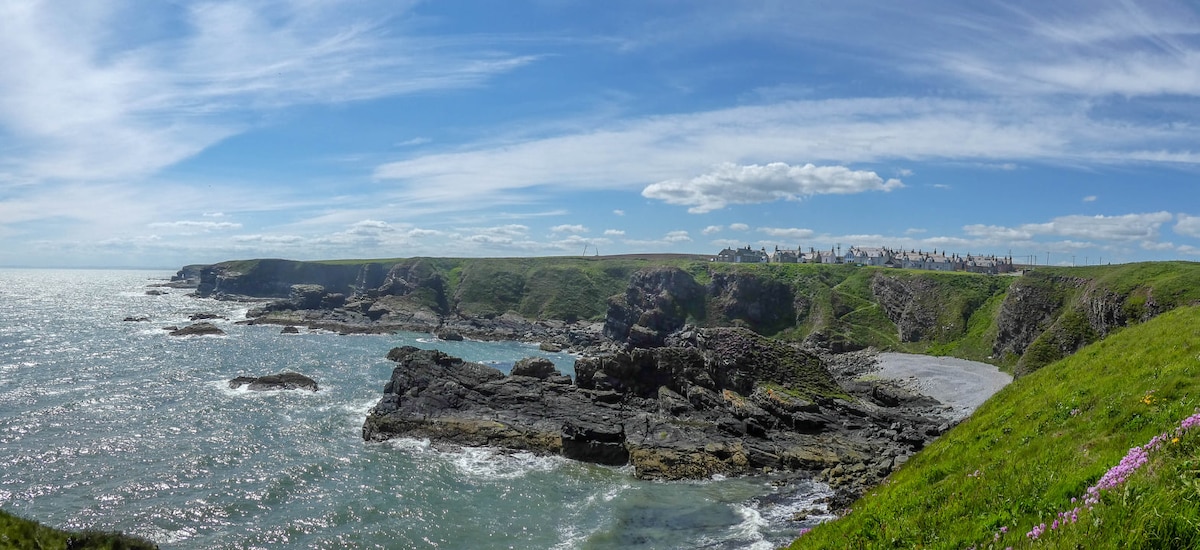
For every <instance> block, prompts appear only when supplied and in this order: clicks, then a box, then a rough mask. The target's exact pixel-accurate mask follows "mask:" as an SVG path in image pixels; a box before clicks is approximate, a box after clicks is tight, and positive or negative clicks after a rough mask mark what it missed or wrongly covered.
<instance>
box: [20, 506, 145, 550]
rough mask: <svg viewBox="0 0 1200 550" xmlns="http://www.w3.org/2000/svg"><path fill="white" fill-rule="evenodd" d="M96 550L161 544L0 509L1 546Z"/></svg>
mask: <svg viewBox="0 0 1200 550" xmlns="http://www.w3.org/2000/svg"><path fill="white" fill-rule="evenodd" d="M68 542H70V543H71V547H72V548H78V549H80V550H83V549H95V550H121V549H130V550H140V549H151V548H158V546H157V545H155V544H154V543H152V542H149V541H146V540H143V539H139V538H136V537H128V536H125V535H121V534H120V533H105V532H98V531H84V532H69V531H60V530H58V529H53V528H50V527H46V526H45V525H42V524H40V523H38V522H36V521H32V520H28V519H24V518H21V517H18V516H14V515H12V514H9V513H8V512H5V511H3V510H0V549H2V550H7V549H10V548H11V549H18V548H19V549H25V548H29V549H34V548H36V549H44V550H52V549H58V548H67V545H68Z"/></svg>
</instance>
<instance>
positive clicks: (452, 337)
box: [434, 329, 463, 342]
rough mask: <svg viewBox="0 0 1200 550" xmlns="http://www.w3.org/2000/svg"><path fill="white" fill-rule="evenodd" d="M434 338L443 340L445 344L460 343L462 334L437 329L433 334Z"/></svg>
mask: <svg viewBox="0 0 1200 550" xmlns="http://www.w3.org/2000/svg"><path fill="white" fill-rule="evenodd" d="M434 336H437V338H438V340H445V341H447V342H462V340H463V335H462V334H459V333H458V332H457V331H453V330H450V329H438V331H437V332H435V333H434Z"/></svg>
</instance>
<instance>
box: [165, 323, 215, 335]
mask: <svg viewBox="0 0 1200 550" xmlns="http://www.w3.org/2000/svg"><path fill="white" fill-rule="evenodd" d="M224 334H225V331H223V330H221V329H220V328H219V327H217V326H216V325H214V324H212V323H196V324H194V325H188V326H186V327H183V328H178V329H175V330H172V331H171V332H170V335H171V336H222V335H224Z"/></svg>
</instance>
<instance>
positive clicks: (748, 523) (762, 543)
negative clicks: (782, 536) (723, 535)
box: [730, 504, 775, 550]
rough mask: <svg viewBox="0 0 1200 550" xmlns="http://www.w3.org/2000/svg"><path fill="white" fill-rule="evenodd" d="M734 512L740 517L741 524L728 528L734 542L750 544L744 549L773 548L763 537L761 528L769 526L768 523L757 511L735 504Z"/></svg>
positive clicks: (768, 549)
mask: <svg viewBox="0 0 1200 550" xmlns="http://www.w3.org/2000/svg"><path fill="white" fill-rule="evenodd" d="M734 511H735V512H737V515H739V516H741V517H742V522H741V523H739V524H737V525H734V526H733V527H730V530H731V531H733V538H734V540H737V541H745V542H748V543H750V545H749V546H747V547H746V548H750V549H752V550H771V549H772V548H775V545H773V544H771V543H770V542H768V541H767V537H766V535H763V528H765V527H766V526H767V525H769V522H768V521H767V519H766V518H764V517H763V515H762V514H760V513H759V512H758V510H755V509H754V508H751V507H749V506H746V505H743V504H735V505H734Z"/></svg>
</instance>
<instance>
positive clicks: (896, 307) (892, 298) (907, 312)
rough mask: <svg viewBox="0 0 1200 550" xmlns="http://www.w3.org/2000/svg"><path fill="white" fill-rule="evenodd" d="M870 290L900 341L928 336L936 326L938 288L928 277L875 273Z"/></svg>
mask: <svg viewBox="0 0 1200 550" xmlns="http://www.w3.org/2000/svg"><path fill="white" fill-rule="evenodd" d="M871 293H872V294H874V296H875V299H876V300H878V302H879V305H880V306H881V307H882V308H883V312H884V314H886V315H887V317H888V319H890V320H891V321H892V322H893V323H895V324H896V329H897V332H898V336H899V337H900V341H901V342H917V341H920V340H922V339H924V338H928V337H929V336H930V334H931V333H932V332H933V331H934V330H935V329H936V328H937V322H938V307H937V303H938V299H939V295H938V288H937V285H935V284H934V282H933V281H932V280H931V279H927V278H923V277H912V278H900V277H890V276H886V275H877V276H875V277H872V278H871Z"/></svg>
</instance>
